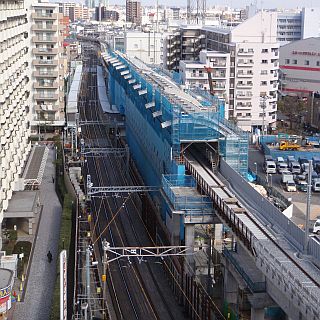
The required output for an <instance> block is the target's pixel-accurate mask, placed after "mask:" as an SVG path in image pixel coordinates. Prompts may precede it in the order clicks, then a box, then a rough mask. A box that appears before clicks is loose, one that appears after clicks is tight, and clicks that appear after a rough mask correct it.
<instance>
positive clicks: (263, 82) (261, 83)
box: [260, 81, 268, 86]
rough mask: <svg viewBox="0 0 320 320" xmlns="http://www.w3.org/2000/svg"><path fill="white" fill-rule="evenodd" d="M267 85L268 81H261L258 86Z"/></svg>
mask: <svg viewBox="0 0 320 320" xmlns="http://www.w3.org/2000/svg"><path fill="white" fill-rule="evenodd" d="M267 84H268V81H261V82H260V86H266V85H267Z"/></svg>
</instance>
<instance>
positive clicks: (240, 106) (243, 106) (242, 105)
mask: <svg viewBox="0 0 320 320" xmlns="http://www.w3.org/2000/svg"><path fill="white" fill-rule="evenodd" d="M236 108H237V110H249V109H251V108H252V104H251V103H237V104H236Z"/></svg>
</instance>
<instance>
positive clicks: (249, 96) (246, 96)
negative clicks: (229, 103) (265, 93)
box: [236, 94, 252, 100]
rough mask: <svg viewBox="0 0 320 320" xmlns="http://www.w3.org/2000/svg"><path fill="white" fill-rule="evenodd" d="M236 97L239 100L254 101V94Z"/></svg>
mask: <svg viewBox="0 0 320 320" xmlns="http://www.w3.org/2000/svg"><path fill="white" fill-rule="evenodd" d="M236 97H237V99H239V100H250V99H252V94H237V95H236Z"/></svg>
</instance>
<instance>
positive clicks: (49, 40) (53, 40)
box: [32, 36, 58, 43]
mask: <svg viewBox="0 0 320 320" xmlns="http://www.w3.org/2000/svg"><path fill="white" fill-rule="evenodd" d="M32 42H36V43H57V42H58V38H57V37H39V36H34V37H32Z"/></svg>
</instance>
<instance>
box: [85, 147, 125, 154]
mask: <svg viewBox="0 0 320 320" xmlns="http://www.w3.org/2000/svg"><path fill="white" fill-rule="evenodd" d="M81 154H83V155H85V156H88V155H90V154H92V155H104V154H118V155H127V149H126V148H89V149H84V150H83V151H82V150H81Z"/></svg>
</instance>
